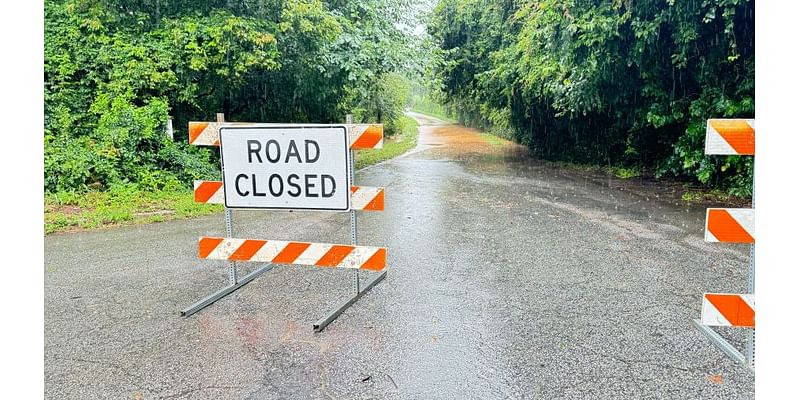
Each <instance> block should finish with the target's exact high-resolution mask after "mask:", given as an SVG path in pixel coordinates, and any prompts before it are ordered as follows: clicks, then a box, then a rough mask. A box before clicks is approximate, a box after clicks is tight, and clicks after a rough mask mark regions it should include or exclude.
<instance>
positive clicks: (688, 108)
mask: <svg viewBox="0 0 800 400" xmlns="http://www.w3.org/2000/svg"><path fill="white" fill-rule="evenodd" d="M754 9H755V2H754V1H748V0H734V1H729V0H710V1H702V2H700V1H666V2H650V3H647V2H645V3H642V2H624V1H611V2H576V1H566V2H564V1H522V2H516V1H501V2H489V3H487V2H484V1H478V0H442V1H440V2H439V4H438V5H437V7H436V8H435V10H434V12H433V16H432V19H431V21H430V22H429V24H428V31H429V33H430V34H431V36H432V39H433V42H434V43H435V45H436V47H437V50H436V51H435V52H434V54H433V56H432V59H433V63H434V65H433V66H432V70H433V76H434V78H435V79H436V82H435V83H434V84H432V85H431V86H432V87H434V88H438V90H439V91H438V92H436V93H434V94H435V95H436V97H437V98H442V99H444V101H445V103H446V104H447V106H448V107H449V108H451V109H454V110H456V111H457V113H458V118H459V121H460V122H462V123H464V124H466V125H468V126H472V127H477V128H481V129H484V130H488V131H490V132H492V133H495V134H498V135H500V136H504V137H507V138H511V139H514V140H515V141H517V142H519V143H522V144H525V145H527V146H528V147H529V148H531V149H532V150H533V152H534V154H536V155H537V156H538V157H540V158H542V159H547V160H558V161H564V162H570V163H576V164H589V165H592V164H593V165H603V166H612V167H622V168H632V169H636V170H644V171H648V172H650V173H652V174H654V175H655V176H656V177H676V178H678V179H682V180H687V181H692V182H697V183H700V184H702V185H704V186H705V187H706V188H716V189H721V190H724V191H726V192H728V193H731V194H735V195H739V196H749V195H750V193H751V190H752V188H751V181H752V172H753V158H752V157H738V156H728V157H720V156H706V155H705V154H704V151H703V144H704V139H705V121H706V120H707V119H709V118H752V117H753V116H754V111H755V101H754V91H755V41H754V37H755V26H754V13H755V11H754Z"/></svg>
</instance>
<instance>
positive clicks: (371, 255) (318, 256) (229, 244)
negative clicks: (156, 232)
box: [199, 237, 386, 271]
mask: <svg viewBox="0 0 800 400" xmlns="http://www.w3.org/2000/svg"><path fill="white" fill-rule="evenodd" d="M199 252H200V258H201V259H204V260H226V261H250V262H269V263H273V264H297V265H311V266H316V267H329V268H354V269H365V270H370V271H383V270H384V269H385V268H386V248H385V247H371V246H354V245H342V244H327V243H307V242H290V241H283V240H255V239H233V238H221V237H202V238H200V241H199Z"/></svg>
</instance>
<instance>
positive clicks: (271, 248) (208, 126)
mask: <svg viewBox="0 0 800 400" xmlns="http://www.w3.org/2000/svg"><path fill="white" fill-rule="evenodd" d="M228 129H230V130H231V132H234V131H237V130H238V131H239V132H238V133H226V132H228ZM281 129H283V130H284V131H282V132H284V133H275V135H278V136H275V135H273V136H265V137H271V138H273V139H274V140H277V139H275V138H278V137H279V136H280V135H284V136H280V137H282V138H288V139H287V140H290V141H294V140H295V139H293V138H294V137H295V134H296V132H307V133H306V134H307V135H311V136H309V140H306V146H309V144H308V142H313V141H314V140H316V138H317V137H322V136H314V135H313V132H314V131H313V130H314V129H317V131H318V132H321V131H325V130H328V131H330V130H338V132H340V135H339V136H337V137H338V139H337V142H336V143H337V144H335V145H334V144H331V145H328V146H329V147H328V148H329V149H333V150H332V151H331V152H330V153H332V154H337V156H336V160H344V161H339V163H340V164H336V165H342V166H343V167H342V169H341V170H337V171H340V172H337V173H341V176H342V178H341V181H340V183H341V185H339V187H345V188H347V187H348V186H346V185H344V183H347V182H353V177H354V171H353V169H354V165H355V161H354V159H355V152H354V151H353V150H356V149H379V148H382V147H383V125H381V124H353V123H352V118H351V116H349V115H348V120H347V123H346V124H339V125H335V124H334V125H323V124H260V123H242V122H235V123H231V122H224V117H223V116H222V115H221V114H217V122H190V123H189V143H190V144H193V145H200V146H219V147H220V151H221V153H222V156H221V159H222V161H223V162H225V161H224V160H225V157H228V153H226V150H225V149H226V148H228V147H223V145H222V143H223V141H224V140H233V142H232V143H234V144H233V145H230V144H229V145H226V146H234V147H230V149H238V148H239V147H237V146H236V143H239V142H237V140H242V137H243V136H241V135H256V136H255V137H256V139H257V138H260V137H262V136H260V135H261V134H262V132H267V131H270V130H273V132H277V130H281ZM287 129H289V130H290V131H286V130H287ZM345 131H346V136H344V135H345ZM242 132H245V133H242ZM253 132H256V133H253ZM286 132H289V133H286ZM301 134H303V133H301ZM225 135H233V136H225ZM236 135H240V136H236ZM270 135H272V134H270ZM247 137H248V138H249V137H250V136H247ZM224 138H228V139H224ZM237 138H238V139H237ZM223 139H224V140H223ZM256 139H247V141H246V144H247V148H246V150H247V154H248V155H247V156H246V157H244V158H243V157H240V156H238V153H233V155H234V157H232V160H247V162H248V163H251V162H252V160H253V159H255V158H258V160H259V161H261V155H259V154H258V151H260V150H261V149H262V147H261V145H260V144H259V143H257V142H258V140H256ZM251 142H252V144H253V147H252V148H250V147H249V146H250V145H251ZM225 143H228V142H227V141H225ZM242 143H243V142H242ZM331 143H333V142H331ZM313 145H314V146H316V152H317V153H316V154H315V155H312V156H309V154H308V151H309V150H308V149H309V147H306V148H305V149H306V152H307V153H306V157H307V158H306V163H305V164H303V165H309V164H307V163H308V159H309V158H308V157H315V156H316V157H318V156H319V152H320V151H321V150H320V145H318V144H316V143H315V142H314V144H313ZM322 147H324V146H322ZM312 148H313V146H312ZM336 149H340V150H336ZM348 149H349V150H348ZM334 150H335V151H334ZM267 151H269V147H267ZM291 151H292V150H291V147H290V148H289V150H288V152H287V153H286V154H287V155H286V160H287V161H286V163H288V162H289V161H288V160H289V159H290V158H289V154H295V155H294V156H295V157H296V158H297V160H300V156H299V155H297V154H296V153H290V152H291ZM294 151H295V152H297V151H298V150H297V147H294ZM339 151H341V153H338V152H339ZM251 153H252V154H253V155H254V157H253V158H252V159H251V158H248V157H250V154H251ZM347 154H349V156H347ZM339 157H341V158H339ZM266 158H267V159H269V158H270V156H269V154H267V155H266ZM271 162H272V160H271ZM299 162H300V163H302V161H299ZM348 163H349V165H347V164H348ZM225 165H228V163H227V162H226V164H225ZM234 165H238V164H236V163H234ZM345 167H346V168H345ZM231 168H234V171H236V169H235V167H231ZM337 168H338V167H337ZM228 171H229V170H228V169H225V167H224V166H223V179H225V176H226V175H225V174H226V173H227V172H228ZM348 171H349V172H348ZM235 174H239V172H235ZM348 174H349V175H348ZM293 175H294V174H293ZM293 175H289V176H293ZM239 176H242V175H239ZM239 176H237V177H236V179H235V180H233V181H231V187H230V188H229V189H228V191H227V192H226V187H225V184H224V183H223V181H195V182H194V199H195V202H197V203H204V204H223V205H226V208H225V221H226V234H227V235H226V236H225V237H202V238H200V240H199V241H198V255H199V258H200V259H203V260H223V261H226V262H227V265H228V277H229V285H228V286H227V287H225V288H223V289H221V290H218V291H217V292H215V293H212V294H211V295H209V296H207V297H206V298H204V299H202V300H200V301H198V302H196V303H195V304H193V305H192V306H190V307H188V308H186V309H184V310H183V311H182V312H181V314H182V315H185V316H188V315H191V314H193V313H195V312H197V311H199V310H200V309H202V308H204V307H206V306H208V305H209V304H211V303H213V302H214V301H216V300H218V299H220V298H222V297H224V296H225V295H227V294H229V293H231V292H233V291H234V290H236V289H238V288H239V287H241V286H242V285H244V284H246V283H247V282H249V281H250V280H252V279H254V278H255V277H257V276H259V275H261V274H263V273H264V272H266V271H268V270H270V269H272V268H273V266H274V265H276V264H293V265H305V266H314V267H323V268H344V269H350V270H351V271H352V274H353V275H352V277H353V295H352V296H351V297H350V298H348V299H346V300H345V301H344V302H342V303H341V304H340V305H339V306H338V307H337V308H335V309H334V310H332V311H331V312H329V313H328V314H327V316H325V317H323V318H322V319H320V320H319V321H317V322H316V323H315V324H314V330H315V331H321V330H322V329H324V328H325V326H327V325H328V324H329V323H330V322H331V321H332V320H333V319H335V318H336V317H337V316H338V315H339V314H340V313H342V312H343V311H344V310H345V309H346V308H347V307H349V306H350V305H351V304H353V303H354V302H355V301H356V300H358V299H359V298H360V297H361V296H362V295H363V294H364V293H366V292H367V291H368V290H370V289H371V288H372V287H373V286H374V285H376V284H377V283H378V282H380V281H381V280H383V279H384V278H385V277H386V264H387V249H386V248H385V247H372V246H360V245H358V244H356V241H357V235H356V229H357V224H356V211H383V209H384V198H385V194H384V192H385V190H384V188H382V187H367V186H356V185H352V184H351V185H350V186H349V188H350V190H349V191H348V192H346V194H342V192H341V190H340V191H338V192H335V193H338V194H337V196H341V198H342V204H347V205H348V207H342V208H327V209H326V208H318V207H317V208H313V207H308V208H306V207H304V205H301V204H299V203H295V205H288V206H287V207H281V208H282V209H288V210H292V209H293V208H294V209H305V210H323V209H325V210H328V211H348V210H349V212H350V222H351V224H350V227H351V241H352V243H351V244H328V243H309V242H301V241H282V240H263V239H239V238H234V237H233V216H232V213H231V209H230V208H228V205H230V206H231V207H234V206H236V207H237V208H243V207H239V206H237V205H236V203H232V202H231V200H232V199H235V198H236V196H237V194H236V193H238V191H240V190H242V189H240V186H239V183H238V181H239ZM326 176H327V177H330V178H331V179H333V178H332V177H331V176H330V175H326ZM245 177H246V176H245ZM306 177H308V176H306ZM295 178H296V176H295ZM228 179H232V178H231V177H229V178H228ZM243 179H244V178H243ZM255 179H256V175H253V177H252V185H253V186H252V192H253V195H256V193H255V191H256V186H255V185H256V183H255V182H256V180H255ZM306 179H308V178H306ZM269 182H270V183H269V185H272V177H270V180H269ZM287 182H288V183H287V185H289V184H292V183H291V180H288V181H287ZM280 185H281V190H282V189H283V186H282V185H283V183H280ZM308 185H309V184H308V181H306V186H307V187H308ZM323 185H324V182H323ZM311 187H313V185H312V186H311ZM323 187H324V186H323ZM297 189H298V193H299V186H297ZM248 190H249V189H248ZM269 190H270V192H271V191H272V186H269ZM242 192H244V190H242ZM248 193H249V192H248ZM331 193H334V192H331ZM239 194H240V195H244V193H239ZM258 195H259V196H266V192H265V193H259V194H258ZM226 196H229V197H228V198H227V200H228V201H227V202H226ZM290 196H295V195H294V194H290ZM348 196H349V198H348ZM314 197H319V196H318V195H315V196H314ZM323 197H324V196H323ZM260 198H262V199H263V198H264V197H260ZM273 198H274V199H281V198H280V197H273ZM348 200H349V201H348ZM280 201H283V200H282V199H281V200H280ZM298 207H299V208H298ZM248 208H253V209H275V208H274V207H268V206H253V207H248ZM237 262H259V263H267V264H265V265H263V266H261V267H260V268H257V269H256V270H254V271H253V272H251V273H249V274H248V275H246V276H244V277H238V275H237V267H236V263H237ZM359 271H368V272H373V273H377V274H375V275H373V276H372V278H371V279H370V280H369V281H368V282H366V283H365V284H364V285H362V284H361V282H360V275H359Z"/></svg>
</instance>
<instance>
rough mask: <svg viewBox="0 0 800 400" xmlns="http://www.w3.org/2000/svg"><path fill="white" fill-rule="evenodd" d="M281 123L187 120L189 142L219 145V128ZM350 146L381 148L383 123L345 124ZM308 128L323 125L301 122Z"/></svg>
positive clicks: (198, 144)
mask: <svg viewBox="0 0 800 400" xmlns="http://www.w3.org/2000/svg"><path fill="white" fill-rule="evenodd" d="M276 125H281V124H262V123H250V122H189V144H193V145H196V146H219V142H220V139H219V136H220V133H219V130H220V128H223V127H227V128H263V127H272V126H276ZM346 125H347V127H348V136H349V140H350V148H351V149H353V150H358V149H381V148H383V124H346ZM302 126H306V127H309V128H312V127H315V126H323V125H321V124H302Z"/></svg>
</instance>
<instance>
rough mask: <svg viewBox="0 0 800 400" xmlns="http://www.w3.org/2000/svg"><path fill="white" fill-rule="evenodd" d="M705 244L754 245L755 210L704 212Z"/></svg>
mask: <svg viewBox="0 0 800 400" xmlns="http://www.w3.org/2000/svg"><path fill="white" fill-rule="evenodd" d="M705 240H706V242H723V243H755V241H756V239H755V210H754V209H752V208H709V209H707V210H706V229H705Z"/></svg>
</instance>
